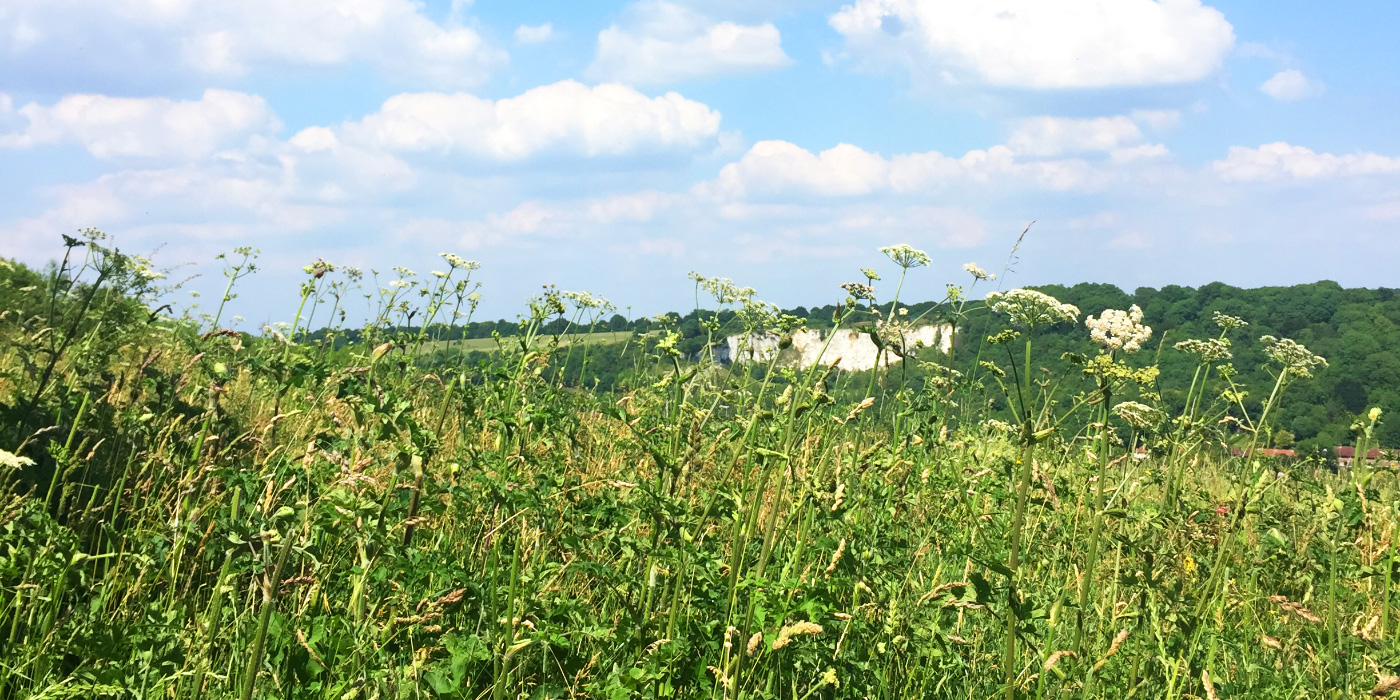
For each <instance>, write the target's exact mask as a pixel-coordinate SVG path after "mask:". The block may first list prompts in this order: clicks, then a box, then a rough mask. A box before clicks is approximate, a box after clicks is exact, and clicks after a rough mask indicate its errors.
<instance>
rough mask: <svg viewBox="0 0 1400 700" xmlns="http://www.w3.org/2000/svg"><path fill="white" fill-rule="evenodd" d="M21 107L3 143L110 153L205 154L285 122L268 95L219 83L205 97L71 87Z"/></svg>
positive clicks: (101, 154) (139, 155)
mask: <svg viewBox="0 0 1400 700" xmlns="http://www.w3.org/2000/svg"><path fill="white" fill-rule="evenodd" d="M8 102H9V100H8V98H6V99H5V100H4V104H0V107H6V106H7V105H8ZM5 111H7V110H5V109H0V113H3V112H5ZM16 115H17V116H18V117H19V119H12V120H9V121H12V122H22V125H20V124H14V126H16V127H18V128H16V129H14V130H5V129H4V128H3V126H2V125H0V148H31V147H35V146H44V145H51V144H56V143H65V142H72V143H77V144H80V145H81V146H82V147H83V148H85V149H87V150H88V152H89V153H91V154H92V155H94V156H96V157H98V158H104V159H110V158H198V157H202V156H207V155H209V154H211V153H213V152H215V151H216V150H219V149H223V148H230V147H235V146H242V145H245V144H246V143H247V142H248V140H249V139H250V138H252V137H255V136H260V135H261V136H267V135H271V134H273V133H275V132H276V131H277V130H278V129H280V128H281V123H280V122H279V121H278V120H277V117H276V115H275V114H273V112H272V110H271V109H270V108H269V107H268V105H267V102H266V101H264V100H263V98H261V97H259V96H257V95H248V94H245V93H241V92H230V91H227V90H214V89H210V90H205V91H204V95H203V96H202V97H200V98H199V99H198V100H172V99H168V98H164V97H154V98H126V97H109V96H106V95H69V96H67V97H64V98H63V99H61V100H59V101H58V102H56V103H54V104H53V105H50V106H44V105H40V104H36V103H30V104H27V105H25V106H24V107H21V108H20V109H18V110H16Z"/></svg>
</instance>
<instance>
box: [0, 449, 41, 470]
mask: <svg viewBox="0 0 1400 700" xmlns="http://www.w3.org/2000/svg"><path fill="white" fill-rule="evenodd" d="M32 466H34V460H32V459H30V458H28V457H21V456H19V455H17V454H15V453H13V452H8V451H6V450H0V467H4V468H6V469H23V468H25V467H32Z"/></svg>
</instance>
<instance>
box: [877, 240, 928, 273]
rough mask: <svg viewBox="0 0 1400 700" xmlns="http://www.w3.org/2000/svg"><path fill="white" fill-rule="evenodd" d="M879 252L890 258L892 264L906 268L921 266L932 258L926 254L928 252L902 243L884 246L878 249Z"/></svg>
mask: <svg viewBox="0 0 1400 700" xmlns="http://www.w3.org/2000/svg"><path fill="white" fill-rule="evenodd" d="M880 252H881V253H884V254H885V255H887V256H889V258H890V260H893V261H894V264H896V265H898V266H900V267H902V268H904V269H906V270H907V269H909V268H911V267H923V266H925V265H927V264H929V263H930V262H932V260H933V259H932V258H930V257H929V256H928V253H925V252H924V251H922V250H919V249H918V248H914V247H911V246H908V245H906V244H904V243H900V244H899V245H890V246H885V247H884V248H881V249H880Z"/></svg>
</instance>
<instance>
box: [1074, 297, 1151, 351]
mask: <svg viewBox="0 0 1400 700" xmlns="http://www.w3.org/2000/svg"><path fill="white" fill-rule="evenodd" d="M1084 325H1086V326H1088V327H1089V335H1090V337H1091V338H1092V339H1093V341H1094V342H1095V343H1097V344H1099V345H1102V346H1103V347H1105V348H1107V349H1108V350H1109V351H1110V352H1112V351H1114V350H1122V351H1123V352H1137V351H1138V350H1139V349H1141V348H1142V344H1143V343H1144V342H1147V339H1148V338H1151V337H1152V327H1151V326H1144V325H1143V324H1142V309H1140V308H1138V306H1137V304H1133V306H1132V308H1130V309H1128V310H1127V311H1123V310H1121V309H1104V312H1103V314H1102V315H1100V316H1099V317H1098V318H1094V317H1093V316H1090V317H1089V318H1087V319H1085V320H1084Z"/></svg>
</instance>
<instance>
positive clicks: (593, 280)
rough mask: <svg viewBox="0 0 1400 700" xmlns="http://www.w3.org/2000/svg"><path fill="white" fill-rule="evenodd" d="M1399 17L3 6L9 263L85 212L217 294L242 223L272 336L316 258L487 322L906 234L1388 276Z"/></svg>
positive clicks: (1394, 217) (548, 1)
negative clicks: (435, 285)
mask: <svg viewBox="0 0 1400 700" xmlns="http://www.w3.org/2000/svg"><path fill="white" fill-rule="evenodd" d="M1396 26H1400V3H1392V2H1356V1H1354V0H1351V1H1348V0H1342V1H1340V2H1335V3H1317V2H1303V1H1301V0H1276V1H1275V2H1270V3H1261V2H1243V1H1226V0H1220V1H1216V2H1211V3H1209V4H1207V3H1204V2H1200V1H1199V0H979V2H966V1H965V0H847V1H846V2H839V1H838V2H823V1H818V0H742V1H741V0H707V1H700V0H641V1H639V2H578V1H577V0H570V1H564V0H536V1H534V2H528V3H526V2H518V1H517V2H505V1H502V0H475V2H472V1H471V0H465V1H464V0H433V1H429V2H418V1H415V0H299V1H298V2H285V1H284V0H5V2H3V3H0V191H3V192H4V195H3V196H0V256H7V257H12V258H17V259H19V260H22V261H24V262H27V263H33V264H42V263H43V262H45V261H48V260H51V259H53V258H54V257H55V256H56V255H57V254H58V252H59V251H60V246H61V241H62V238H61V236H62V234H65V233H69V234H71V233H73V232H74V231H76V230H78V229H82V228H87V227H96V228H99V229H101V230H103V231H105V232H107V233H108V234H110V235H111V236H112V237H113V240H114V241H115V242H116V244H117V245H118V246H119V247H120V248H121V249H122V250H124V251H127V252H133V253H141V254H148V255H150V256H151V257H152V258H153V259H154V260H155V261H156V263H157V264H158V265H160V266H162V267H166V268H170V270H171V272H170V278H171V279H172V280H176V279H179V280H184V279H189V278H192V279H189V281H188V282H187V283H186V285H185V287H184V288H183V289H182V290H181V291H180V292H178V293H177V295H181V296H180V298H179V299H178V300H176V301H177V302H178V303H180V304H183V305H190V304H204V305H208V301H207V300H208V299H210V298H211V297H213V296H216V295H217V294H218V292H219V291H220V290H222V285H223V282H224V279H223V277H222V276H221V275H220V269H221V268H220V267H219V264H218V263H217V261H216V260H215V256H216V255H218V254H219V253H221V252H224V251H228V250H231V249H232V248H234V247H237V246H252V247H255V248H257V249H259V250H260V251H261V258H260V260H259V262H260V265H261V266H262V268H263V269H262V270H261V271H260V272H259V273H258V274H257V275H256V276H255V277H253V278H250V279H249V280H245V281H242V282H240V285H241V287H240V289H239V290H238V291H239V292H240V298H239V299H238V300H236V302H235V303H234V304H233V306H235V307H237V308H235V309H233V312H234V313H237V314H240V315H242V316H244V317H246V318H248V319H249V320H250V321H252V320H253V319H257V320H263V319H267V320H286V318H287V317H290V316H291V315H292V313H293V312H294V311H295V306H296V301H297V298H298V297H297V288H298V285H299V283H300V281H301V279H302V277H303V273H302V272H301V269H302V267H303V266H304V265H307V264H309V263H311V262H312V261H314V260H317V259H318V258H323V259H325V260H328V261H330V262H332V263H335V264H337V265H348V266H354V267H358V268H361V269H363V270H365V271H366V273H368V272H369V271H370V270H378V271H379V272H380V277H379V280H380V283H381V284H382V283H384V282H385V281H387V279H389V278H391V277H392V276H393V275H394V273H393V272H392V271H391V267H392V266H395V265H398V266H404V267H407V268H410V269H413V270H416V271H418V273H419V274H420V275H424V276H426V275H427V274H429V273H430V271H431V270H434V269H445V267H446V264H445V263H444V262H443V260H442V259H441V258H439V257H438V256H439V254H440V253H443V252H451V253H455V254H458V255H460V256H462V257H464V258H468V259H472V260H477V261H480V262H481V263H482V265H483V267H482V269H481V270H480V271H478V272H477V273H476V274H475V276H474V279H476V280H479V281H480V282H482V284H483V286H482V289H481V293H482V295H483V302H482V308H481V311H480V314H481V315H483V316H486V317H489V318H499V317H510V316H513V315H515V314H516V313H518V312H520V311H521V310H522V309H523V308H524V301H525V299H526V298H528V297H529V296H531V295H533V294H536V293H538V291H539V289H540V286H541V285H544V284H555V285H557V286H558V287H559V288H562V289H568V290H588V291H590V292H592V293H594V294H596V295H601V296H603V297H606V298H608V299H611V300H612V301H613V303H614V304H616V305H617V306H618V307H620V308H622V309H624V313H625V314H629V315H631V316H634V317H635V316H642V315H649V314H653V313H658V312H661V311H667V310H685V309H689V308H691V307H693V305H694V287H693V283H692V282H690V281H689V280H688V279H687V277H686V275H687V272H689V271H696V272H698V273H700V274H702V275H707V276H724V277H730V278H733V279H734V280H735V281H737V282H739V283H740V284H743V285H747V286H752V287H755V288H756V289H757V290H758V295H759V297H760V298H763V299H765V300H769V301H772V302H776V303H778V304H779V305H781V306H783V307H793V306H797V305H807V306H813V305H821V304H826V303H833V302H835V301H837V300H839V299H840V298H842V297H843V296H844V293H843V292H841V291H840V290H839V288H838V285H839V284H840V283H842V282H846V281H851V280H858V279H861V277H860V274H859V272H858V268H859V267H865V266H869V267H876V269H879V270H882V271H884V272H885V273H887V274H886V280H887V281H889V280H891V275H890V274H888V273H892V272H894V269H893V268H892V265H891V263H889V261H887V260H885V259H884V258H883V256H881V255H880V253H879V252H878V250H877V249H878V248H879V247H880V246H884V245H890V244H894V243H907V244H910V245H913V246H915V247H917V248H921V249H924V250H926V251H928V252H929V253H930V255H931V256H932V259H933V263H932V264H931V265H930V266H929V267H928V268H927V269H920V270H915V271H913V272H912V273H911V275H910V277H909V280H908V282H907V283H906V286H905V289H904V290H903V298H905V299H910V300H913V299H936V298H940V297H942V295H943V293H944V287H945V284H946V283H949V282H956V283H966V282H968V281H970V279H967V275H966V273H964V272H963V271H962V266H963V264H964V263H968V262H974V261H975V262H977V263H979V264H980V265H981V266H982V267H984V268H987V269H988V270H991V271H993V272H1002V271H1004V270H1006V269H1007V265H1008V263H1009V262H1011V263H1013V264H1011V265H1010V270H1006V271H1007V272H1009V274H1007V275H1004V276H1003V278H1002V279H1001V280H999V283H1000V284H1002V285H1005V286H1006V287H1012V286H1022V285H1031V284H1045V283H1060V284H1074V283H1077V282H1082V281H1089V282H1109V283H1113V284H1117V285H1119V286H1121V287H1123V288H1125V289H1129V290H1131V289H1133V288H1136V287H1140V286H1149V287H1161V286H1163V285H1167V284H1181V285H1189V286H1197V285H1201V284H1205V283H1209V282H1214V281H1221V282H1225V283H1228V284H1232V285H1237V286H1245V287H1251V286H1261V285H1281V284H1296V283H1302V282H1314V281H1317V280H1321V279H1330V280H1335V281H1338V282H1340V283H1342V284H1343V285H1346V286H1370V287H1376V286H1392V287H1393V286H1397V280H1396V278H1395V276H1394V274H1393V271H1394V270H1395V269H1397V266H1398V265H1397V264H1398V263H1400V235H1397V234H1400V129H1397V128H1396V124H1397V123H1400V121H1397V117H1396V116H1395V115H1396V114H1397V113H1400V71H1397V70H1396V67H1397V66H1400V43H1397V42H1396V41H1395V40H1394V37H1393V28H1394V27H1396ZM1032 221H1034V222H1035V224H1034V226H1032V228H1031V229H1030V232H1029V233H1028V234H1027V235H1026V238H1025V240H1024V243H1023V245H1022V246H1021V248H1020V249H1019V250H1018V251H1017V253H1016V257H1015V260H1014V261H1012V260H1011V259H1010V258H1009V257H1008V256H1009V254H1010V252H1011V248H1012V245H1013V243H1014V242H1015V241H1016V239H1017V236H1018V235H1019V234H1020V233H1021V232H1022V231H1023V230H1024V229H1025V227H1026V226H1027V224H1029V223H1030V222H1032ZM890 291H891V290H882V294H883V295H884V296H886V297H887V296H888V295H889V293H890ZM983 291H987V290H985V289H984V290H983ZM190 292H201V293H202V296H201V297H198V298H196V297H195V296H193V295H191V294H190Z"/></svg>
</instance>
